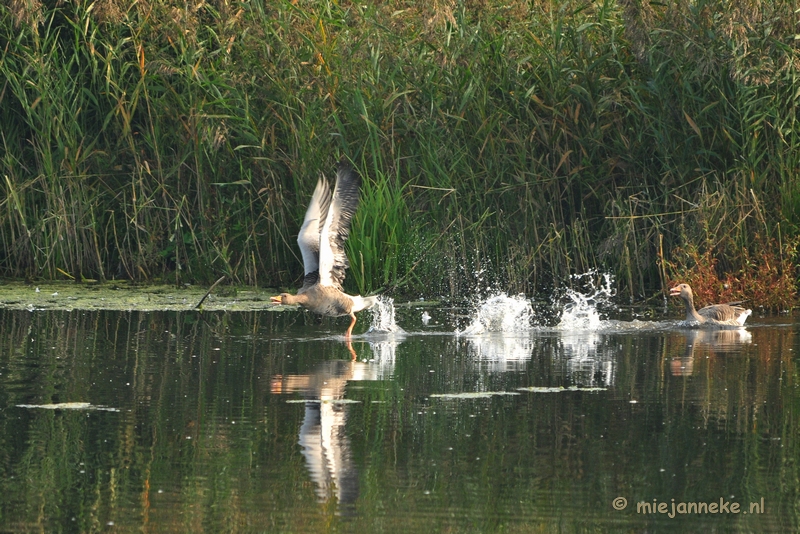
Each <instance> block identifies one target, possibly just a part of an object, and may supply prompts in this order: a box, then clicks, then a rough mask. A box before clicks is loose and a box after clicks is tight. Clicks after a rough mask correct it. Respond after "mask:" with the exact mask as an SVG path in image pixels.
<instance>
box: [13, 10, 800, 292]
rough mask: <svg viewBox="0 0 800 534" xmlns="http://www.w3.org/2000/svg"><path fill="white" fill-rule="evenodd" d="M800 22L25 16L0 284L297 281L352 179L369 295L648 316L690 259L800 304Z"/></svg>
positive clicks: (587, 14) (497, 13)
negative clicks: (622, 298) (797, 257)
mask: <svg viewBox="0 0 800 534" xmlns="http://www.w3.org/2000/svg"><path fill="white" fill-rule="evenodd" d="M796 8H797V6H796V5H795V3H794V2H789V1H782V0H778V1H762V0H734V1H722V0H709V1H701V0H679V1H676V2H668V3H656V2H647V1H645V0H618V1H617V2H613V1H610V0H608V1H596V2H585V1H583V2H579V1H564V2H555V1H548V2H542V1H538V0H534V1H530V2H521V1H517V2H514V1H512V2H495V1H493V0H484V1H480V0H465V1H460V2H457V1H453V0H441V1H439V0H434V1H432V2H425V3H422V2H410V1H400V0H397V1H390V2H366V3H363V2H361V3H349V2H318V1H313V2H312V1H304V0H298V1H295V2H288V1H286V2H281V1H277V2H263V1H260V0H252V1H226V0H214V1H211V2H177V1H170V0H168V1H164V2H135V3H130V2H121V1H119V0H98V1H95V2H88V1H81V0H74V1H65V2H61V1H59V2H56V1H45V2H42V1H39V0H14V1H12V2H7V3H4V4H3V6H1V7H0V155H1V156H2V158H1V159H0V174H2V179H1V180H0V190H1V191H2V193H1V194H2V196H1V197H0V241H1V243H2V244H0V275H1V276H4V277H26V278H38V277H43V278H59V277H64V276H65V273H66V275H68V276H72V277H75V278H77V279H80V278H97V279H111V278H115V277H126V278H133V279H137V280H150V279H154V278H164V279H174V280H175V282H176V283H181V282H198V283H208V282H210V281H212V280H213V279H215V278H216V277H218V276H219V275H221V274H225V275H227V276H228V277H229V278H230V280H232V281H233V282H235V283H244V284H259V285H270V286H277V285H292V284H295V283H297V282H298V280H299V279H300V276H301V274H302V269H301V267H300V261H299V253H298V251H297V250H296V245H295V236H296V233H297V229H298V226H299V222H300V221H301V220H302V215H303V212H304V210H305V205H306V202H307V199H308V198H309V196H310V194H311V191H312V190H313V187H314V185H315V183H316V180H317V177H318V176H319V174H320V173H323V172H324V173H327V174H329V175H330V174H332V172H333V171H332V169H333V164H334V163H335V162H336V161H337V160H338V159H339V158H340V157H341V156H345V157H348V158H350V159H351V160H352V161H353V162H354V163H355V164H356V166H357V167H358V168H359V170H360V171H361V173H362V174H363V176H364V177H365V185H364V190H363V197H362V206H361V208H360V210H359V212H358V214H357V217H356V220H355V221H354V230H353V232H352V234H351V239H350V241H349V247H350V251H349V252H350V256H351V260H352V264H353V267H352V269H351V271H350V275H349V276H348V284H349V285H350V288H349V289H351V290H357V291H360V292H370V291H377V290H383V291H393V292H396V293H405V294H407V295H414V296H417V295H421V296H440V295H443V296H451V297H458V296H460V295H463V294H465V292H466V291H467V290H470V289H474V288H475V287H478V286H480V285H485V284H486V283H488V282H498V283H501V284H502V286H503V288H504V289H508V290H511V291H526V292H532V291H534V290H537V289H542V288H546V287H549V286H551V285H553V284H555V283H559V282H560V281H563V280H565V279H566V278H567V277H568V275H569V274H572V273H576V272H584V271H587V270H588V269H591V268H595V267H598V268H602V269H606V270H610V271H612V272H614V273H615V274H616V275H617V283H618V284H619V286H620V289H621V290H623V291H624V292H625V293H627V294H629V295H630V296H631V298H640V297H643V296H647V295H651V294H652V293H653V292H655V291H657V290H659V289H660V288H662V287H663V286H664V284H665V283H666V280H665V278H666V277H667V276H669V274H668V273H667V272H666V271H667V269H666V267H668V266H669V265H671V264H670V261H673V262H677V263H679V264H681V265H682V266H686V265H685V260H684V259H681V258H683V256H680V251H685V250H692V251H698V250H699V251H701V252H700V253H699V254H696V253H695V254H694V255H690V256H691V257H694V258H696V257H711V258H713V260H714V262H715V263H714V265H715V268H716V269H717V270H718V271H719V273H720V274H722V273H725V272H734V273H736V272H743V271H744V270H747V269H755V270H758V269H760V268H762V267H763V266H762V265H761V264H760V263H758V260H757V258H759V257H760V255H759V253H760V252H763V251H764V250H766V249H768V248H769V249H771V250H773V251H774V252H772V254H773V255H774V258H773V259H776V258H777V259H776V261H779V262H781V265H784V266H785V265H790V267H787V268H786V269H785V270H786V271H787V272H782V273H780V275H781V276H789V277H790V278H791V279H792V280H794V273H793V271H792V268H791V265H793V263H792V262H791V260H793V259H794V258H793V254H794V252H793V251H794V248H793V247H792V246H787V243H788V244H789V245H791V244H792V243H794V242H795V239H796V237H797V235H798V220H800V184H798V181H797V179H796V175H797V172H798V168H799V167H800V165H799V163H800V151H798V144H799V142H800V132H798V129H797V128H796V121H797V111H796V107H797V103H798V98H799V97H800V90H798V87H800V84H798V83H797V72H798V49H797V43H798V42H800V41H798V39H797V37H798V35H799V34H800V31H798V16H799V15H798V12H797V9H796ZM676 251H677V252H676ZM676 254H677V255H678V256H680V257H678V256H676ZM787 255H788V256H790V257H787ZM771 257H772V256H771ZM754 258H756V259H755V260H754ZM770 261H772V260H770ZM681 262H684V263H681ZM787 262H788V263H787ZM688 267H691V265H689V266H688Z"/></svg>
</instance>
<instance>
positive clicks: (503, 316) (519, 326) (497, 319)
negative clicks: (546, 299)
mask: <svg viewBox="0 0 800 534" xmlns="http://www.w3.org/2000/svg"><path fill="white" fill-rule="evenodd" d="M533 318H534V314H533V307H532V306H531V302H530V300H528V298H527V297H525V295H522V294H520V295H516V296H513V297H509V296H508V295H506V294H504V293H501V294H498V295H494V296H491V297H489V298H488V299H486V300H485V301H483V302H481V303H480V304H479V305H478V306H477V309H476V310H475V314H474V317H473V319H472V323H471V324H470V325H469V326H467V327H466V328H465V329H464V330H462V331H460V332H459V331H456V335H459V336H471V335H477V334H484V333H487V332H506V333H508V332H518V333H519V332H528V331H529V330H531V329H532V328H533Z"/></svg>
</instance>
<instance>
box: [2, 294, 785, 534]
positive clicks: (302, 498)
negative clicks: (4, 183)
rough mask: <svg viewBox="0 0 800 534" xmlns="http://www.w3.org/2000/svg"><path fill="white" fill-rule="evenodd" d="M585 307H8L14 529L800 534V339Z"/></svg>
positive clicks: (513, 302) (522, 302)
mask: <svg viewBox="0 0 800 534" xmlns="http://www.w3.org/2000/svg"><path fill="white" fill-rule="evenodd" d="M601 296H602V295H601ZM570 298H571V297H570V295H567V298H566V299H565V302H566V304H565V305H564V306H563V309H562V310H561V311H560V312H559V313H556V314H555V315H554V316H552V317H549V318H539V316H538V315H537V312H536V311H535V307H533V306H532V305H531V303H530V302H529V301H527V300H526V299H525V298H524V297H513V296H506V295H495V296H493V297H489V298H487V299H485V300H484V301H482V302H478V303H476V305H475V306H474V308H473V309H469V310H456V309H443V308H427V307H425V308H423V307H419V308H415V307H414V306H410V307H409V306H405V307H402V308H400V307H398V309H397V311H396V312H394V311H392V309H391V308H390V307H391V303H390V302H388V301H384V302H383V303H382V308H381V309H380V310H379V313H376V314H375V318H374V319H373V328H370V329H368V326H369V323H370V320H369V318H368V317H367V316H366V315H365V316H364V317H363V318H362V319H361V320H360V321H359V326H360V330H359V329H358V328H357V331H360V332H364V333H362V334H360V335H358V336H356V338H355V339H354V340H353V342H352V343H351V344H349V345H348V344H346V343H345V342H344V340H343V338H342V337H341V333H342V332H343V331H344V328H345V327H346V324H345V323H346V322H347V321H346V320H342V321H336V320H329V319H326V320H323V321H320V320H318V319H317V318H315V317H314V316H312V315H309V314H307V313H304V312H300V311H287V312H281V313H275V312H271V311H264V312H246V313H208V312H206V313H204V314H202V315H200V314H198V313H197V312H168V313H144V312H103V311H94V312H82V311H71V312H55V311H10V310H0V347H2V348H1V349H0V428H1V430H0V485H1V486H2V487H0V491H1V492H2V498H1V499H0V517H1V518H2V520H1V521H0V522H2V525H3V526H2V529H3V531H9V532H29V531H45V532H53V531H76V532H87V531H106V530H116V531H122V532H128V531H136V532H140V531H149V532H191V531H209V532H223V531H249V532H344V531H352V532H497V531H502V532H572V531H588V530H591V531H608V532H617V531H630V532H644V531H648V532H650V531H669V530H674V531H677V532H685V531H699V530H705V529H710V530H711V531H715V532H725V531H737V532H739V531H742V532H748V531H753V532H765V531H773V532H788V531H795V530H797V529H798V527H799V525H798V517H797V513H798V512H797V502H798V494H799V493H800V482H799V481H800V463H799V462H798V458H800V432H799V431H800V417H798V418H797V419H796V418H795V416H796V415H798V414H800V402H799V401H800V392H798V387H797V385H798V370H797V369H796V368H795V363H796V359H795V353H796V352H797V351H795V350H794V349H795V348H797V345H798V343H797V339H796V336H795V332H796V331H797V329H798V322H797V321H796V320H795V319H793V318H787V317H782V318H772V319H763V318H762V319H759V318H751V322H750V323H748V326H747V328H746V329H740V330H716V331H715V330H698V329H692V328H687V327H686V325H684V324H683V323H681V322H680V321H678V320H676V319H664V318H661V319H657V320H655V319H653V320H641V319H639V320H634V319H632V318H630V317H627V318H625V320H620V319H609V318H608V315H607V314H600V313H599V312H598V309H599V307H600V305H599V304H598V302H599V301H598V299H599V297H598V295H594V297H593V298H594V299H595V300H594V301H592V300H591V299H589V300H588V301H587V300H586V299H583V300H581V299H578V300H575V299H572V301H570ZM600 300H601V299H600ZM570 302H571V303H570ZM387 309H388V311H387ZM387 314H388V315H387ZM734 505H735V506H734ZM691 506H694V508H692V507H691ZM712 509H713V510H714V511H713V512H712ZM733 509H735V510H736V511H733Z"/></svg>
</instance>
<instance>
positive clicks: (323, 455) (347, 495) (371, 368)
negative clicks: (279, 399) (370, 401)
mask: <svg viewBox="0 0 800 534" xmlns="http://www.w3.org/2000/svg"><path fill="white" fill-rule="evenodd" d="M370 345H371V347H372V351H373V354H374V355H375V358H374V359H373V360H372V361H369V362H366V361H358V360H357V359H356V358H353V359H351V360H329V361H324V362H321V363H320V364H319V365H318V366H317V367H316V369H314V370H313V371H312V372H311V373H309V374H306V375H277V376H274V377H272V380H271V384H270V386H271V391H272V393H273V394H291V393H301V394H302V395H303V397H304V398H305V415H304V416H303V422H302V424H301V425H300V431H299V435H298V440H297V443H298V444H299V445H300V447H301V453H302V454H303V458H304V459H305V462H306V468H307V469H308V472H309V475H310V477H311V480H312V482H313V483H314V488H315V493H316V495H317V500H318V502H320V503H326V502H329V501H330V500H331V499H332V498H335V499H336V501H337V503H338V508H337V512H338V513H339V514H341V515H353V514H354V513H355V502H356V500H357V499H358V496H359V473H358V468H357V466H356V465H355V463H354V462H353V452H352V448H351V445H350V439H349V437H348V436H347V431H346V428H345V426H346V423H347V412H348V410H349V408H350V404H351V403H354V402H357V401H349V402H348V400H347V399H346V397H345V393H346V388H347V384H348V382H351V381H359V380H382V379H384V378H385V377H387V376H391V375H392V373H393V372H394V354H395V348H396V346H397V342H393V341H381V342H376V343H370ZM351 351H352V348H351ZM353 353H354V351H353Z"/></svg>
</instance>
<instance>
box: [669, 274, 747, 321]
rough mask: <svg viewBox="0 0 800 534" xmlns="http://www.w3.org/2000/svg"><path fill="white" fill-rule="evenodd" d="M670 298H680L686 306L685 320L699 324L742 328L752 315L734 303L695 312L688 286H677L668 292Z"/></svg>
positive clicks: (711, 306) (716, 305)
mask: <svg viewBox="0 0 800 534" xmlns="http://www.w3.org/2000/svg"><path fill="white" fill-rule="evenodd" d="M669 294H670V296H672V297H680V298H682V299H683V302H684V304H685V305H686V320H687V321H696V322H698V323H700V324H708V325H716V326H742V325H743V324H744V322H745V321H746V320H747V318H748V317H749V316H750V314H751V313H752V310H747V309H745V308H742V307H740V306H735V305H734V304H735V303H730V304H711V305H710V306H706V307H705V308H700V309H699V310H696V309H695V308H694V294H693V293H692V288H691V287H689V284H678V285H677V286H675V287H673V288H672V289H670V290H669Z"/></svg>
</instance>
